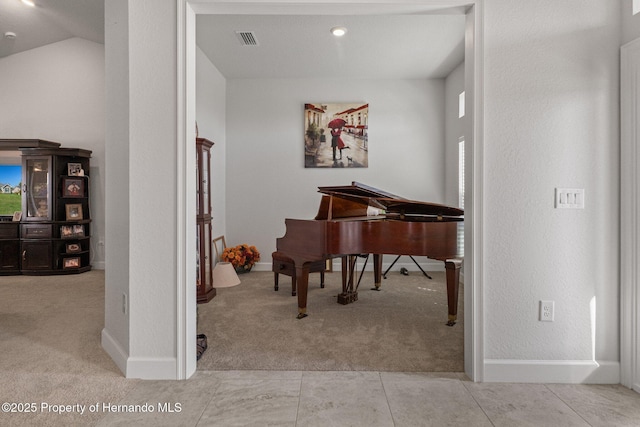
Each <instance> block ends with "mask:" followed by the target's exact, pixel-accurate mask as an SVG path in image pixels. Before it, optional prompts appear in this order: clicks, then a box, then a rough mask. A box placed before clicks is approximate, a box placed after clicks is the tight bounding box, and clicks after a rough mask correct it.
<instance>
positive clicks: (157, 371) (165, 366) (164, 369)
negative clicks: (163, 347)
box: [102, 329, 177, 380]
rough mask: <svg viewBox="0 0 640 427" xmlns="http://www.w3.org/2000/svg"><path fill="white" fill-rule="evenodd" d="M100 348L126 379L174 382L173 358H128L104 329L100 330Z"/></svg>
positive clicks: (174, 360) (174, 361) (174, 366)
mask: <svg viewBox="0 0 640 427" xmlns="http://www.w3.org/2000/svg"><path fill="white" fill-rule="evenodd" d="M102 348H104V350H105V351H106V352H107V354H108V355H109V356H110V357H111V359H113V361H114V362H115V364H116V365H117V366H118V368H119V369H120V371H121V372H122V373H123V374H124V376H125V377H127V378H139V379H143V380H146V379H149V380H175V379H176V378H177V369H176V366H177V361H176V359H175V358H174V357H166V358H160V357H155V358H154V357H129V355H128V354H127V353H126V352H125V350H124V349H123V348H122V346H121V345H120V343H118V342H117V341H116V340H114V339H113V337H112V336H111V335H110V334H109V331H107V330H106V329H103V330H102Z"/></svg>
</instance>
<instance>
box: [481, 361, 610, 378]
mask: <svg viewBox="0 0 640 427" xmlns="http://www.w3.org/2000/svg"><path fill="white" fill-rule="evenodd" d="M483 382H504V383H557V384H619V383H620V362H616V361H593V360H506V359H504V360H502V359H488V360H485V362H484V378H483Z"/></svg>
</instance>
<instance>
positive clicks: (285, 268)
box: [271, 252, 327, 296]
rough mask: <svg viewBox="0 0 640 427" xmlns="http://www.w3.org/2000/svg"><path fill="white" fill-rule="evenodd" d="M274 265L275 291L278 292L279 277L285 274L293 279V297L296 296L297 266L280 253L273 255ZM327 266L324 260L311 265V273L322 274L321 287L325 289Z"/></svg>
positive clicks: (272, 268)
mask: <svg viewBox="0 0 640 427" xmlns="http://www.w3.org/2000/svg"><path fill="white" fill-rule="evenodd" d="M271 258H272V259H273V263H272V265H271V270H272V271H273V290H274V291H277V290H278V276H279V275H280V274H284V275H285V276H290V277H291V295H292V296H296V265H295V263H294V262H293V260H292V259H291V258H289V257H288V256H286V255H283V254H281V253H280V252H274V253H272V254H271ZM326 268H327V266H326V263H325V261H324V260H320V261H313V262H311V263H310V264H309V273H320V287H321V288H324V272H325V270H326Z"/></svg>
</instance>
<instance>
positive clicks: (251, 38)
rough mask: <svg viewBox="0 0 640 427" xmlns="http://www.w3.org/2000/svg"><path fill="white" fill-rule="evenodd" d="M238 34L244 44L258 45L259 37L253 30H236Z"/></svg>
mask: <svg viewBox="0 0 640 427" xmlns="http://www.w3.org/2000/svg"><path fill="white" fill-rule="evenodd" d="M236 35H237V36H238V39H239V40H240V43H241V44H242V46H258V39H256V35H255V34H253V31H236Z"/></svg>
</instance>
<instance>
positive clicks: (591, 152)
mask: <svg viewBox="0 0 640 427" xmlns="http://www.w3.org/2000/svg"><path fill="white" fill-rule="evenodd" d="M575 6H576V5H575V4H573V3H571V2H556V1H550V0H549V1H538V2H513V1H511V0H488V1H487V2H486V4H485V25H484V28H485V40H484V42H485V43H484V44H485V69H484V75H485V85H484V97H485V116H484V127H485V132H484V141H485V153H484V154H485V159H484V164H485V173H486V176H485V188H484V192H485V212H484V218H485V229H484V248H485V252H484V260H485V261H486V265H485V266H484V271H485V282H484V284H485V288H484V296H483V297H484V301H485V308H484V313H485V322H486V323H485V351H486V358H487V359H492V360H491V361H490V363H489V365H491V366H489V367H488V370H487V375H488V376H489V378H490V379H496V380H503V379H509V375H502V373H503V372H500V371H501V370H504V371H506V370H508V366H509V364H512V363H515V364H516V365H517V364H519V363H521V364H523V365H524V367H523V368H519V370H518V369H517V370H516V372H515V373H513V375H514V376H515V377H516V378H525V377H526V375H527V374H528V373H531V372H530V371H529V372H527V370H526V369H525V368H527V367H529V368H531V369H535V368H539V369H540V372H544V374H546V375H549V374H550V372H549V371H548V370H547V371H545V369H546V368H545V367H544V366H543V363H542V362H541V361H563V362H564V370H565V372H563V373H565V374H568V373H569V372H570V369H573V368H575V367H576V366H575V365H574V364H572V363H571V362H569V361H583V362H584V361H593V360H596V361H598V362H599V363H600V366H601V367H605V368H606V366H607V365H608V364H609V363H611V366H612V367H613V370H612V372H615V371H616V369H617V361H619V340H618V330H619V327H618V305H619V301H618V291H619V274H618V260H619V251H618V247H619V236H618V229H619V196H618V192H619V178H618V172H619V93H618V91H619V87H618V85H619V47H620V28H621V22H620V21H621V15H620V3H619V2H602V1H599V0H585V1H583V2H581V3H580V7H575ZM555 187H569V188H584V189H585V194H586V195H585V201H586V202H585V203H586V206H585V209H582V210H566V209H565V210H562V209H554V188H555ZM539 300H553V301H555V321H554V322H553V323H547V322H539V321H538V301H539ZM527 361H538V362H527ZM493 365H496V366H493ZM558 365H563V363H559V364H558ZM594 366H595V365H594ZM496 367H497V369H495V368H496ZM561 370H562V367H561ZM542 375H543V374H542V373H540V374H539V376H538V377H537V378H538V379H540V378H542ZM567 378H568V377H564V376H560V375H555V376H554V377H553V378H549V379H550V380H557V381H562V380H567ZM609 378H611V377H609ZM613 378H615V376H614V377H613ZM572 379H573V380H574V381H575V380H594V379H595V378H593V377H589V376H588V375H587V378H585V377H580V376H579V375H578V376H576V377H575V378H572Z"/></svg>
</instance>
